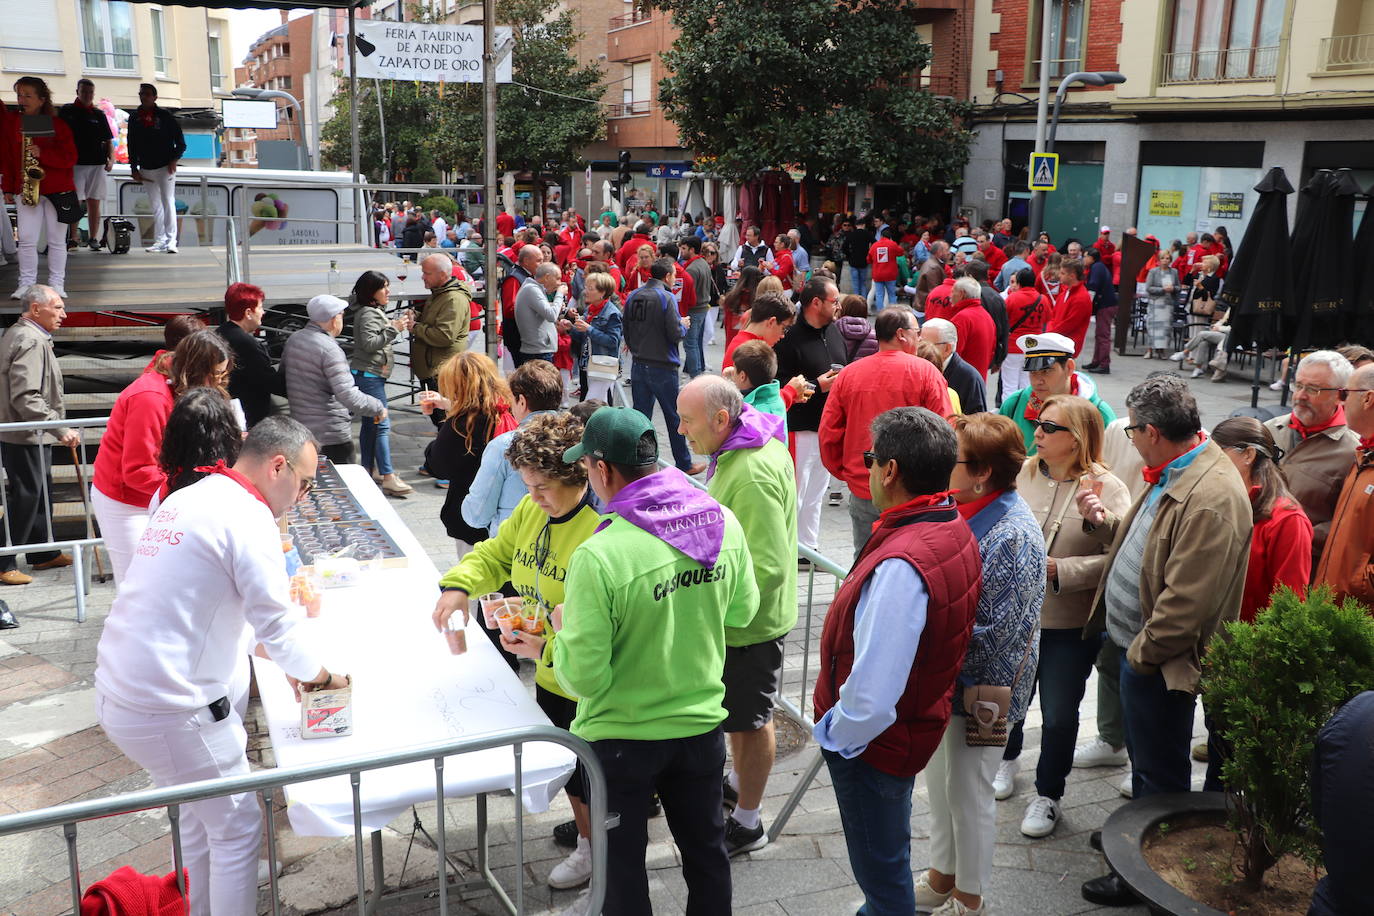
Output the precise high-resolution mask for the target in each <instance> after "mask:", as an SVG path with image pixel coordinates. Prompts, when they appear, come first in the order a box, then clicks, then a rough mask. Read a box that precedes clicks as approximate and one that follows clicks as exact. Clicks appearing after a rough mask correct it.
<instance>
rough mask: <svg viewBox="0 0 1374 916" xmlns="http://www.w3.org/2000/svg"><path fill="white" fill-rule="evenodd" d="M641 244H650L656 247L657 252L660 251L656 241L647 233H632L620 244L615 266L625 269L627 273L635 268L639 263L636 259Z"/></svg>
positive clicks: (651, 246)
mask: <svg viewBox="0 0 1374 916" xmlns="http://www.w3.org/2000/svg"><path fill="white" fill-rule="evenodd" d="M640 245H648V246H649V247H650V248H653V249H654V252H655V254H657V252H658V249H657V248H656V247H654V243H653V242H652V241H651V240H650V239H649V237H648V236H647V235H644V234H642V233H640V234H637V235H632V236H630V237H629V238H628V239H626V240H625V243H624V244H623V245H621V246H620V250H619V251H617V252H616V253H615V266H616V267H619V268H620V269H621V270H623V271H625V273H629V272H630V271H631V270H632V269H633V268H634V266H635V264H636V263H638V262H637V261H636V260H635V259H636V258H637V257H638V251H639V246H640Z"/></svg>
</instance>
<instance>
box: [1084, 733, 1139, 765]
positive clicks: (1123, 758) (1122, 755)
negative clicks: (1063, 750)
mask: <svg viewBox="0 0 1374 916" xmlns="http://www.w3.org/2000/svg"><path fill="white" fill-rule="evenodd" d="M1130 759H1131V758H1130V756H1129V755H1128V754H1127V753H1126V748H1124V747H1119V748H1117V747H1112V746H1111V745H1110V744H1108V743H1107V742H1105V741H1103V740H1102V739H1101V738H1094V739H1093V740H1092V741H1091V742H1090V743H1088V744H1084V745H1080V746H1079V747H1077V748H1075V749H1074V752H1073V765H1074V766H1075V767H1119V766H1123V765H1125V764H1126V763H1127V762H1129V761H1130Z"/></svg>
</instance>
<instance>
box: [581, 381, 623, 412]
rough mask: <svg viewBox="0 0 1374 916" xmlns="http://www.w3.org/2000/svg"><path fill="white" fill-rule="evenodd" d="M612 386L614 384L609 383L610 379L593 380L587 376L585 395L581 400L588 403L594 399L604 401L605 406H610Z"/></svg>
mask: <svg viewBox="0 0 1374 916" xmlns="http://www.w3.org/2000/svg"><path fill="white" fill-rule="evenodd" d="M614 386H615V382H613V381H611V380H610V379H605V378H594V377H592V376H588V377H587V393H586V394H585V395H584V396H583V398H582V400H584V401H590V400H593V399H595V400H598V401H605V402H606V403H607V404H610V403H611V388H613V387H614ZM612 406H614V405H612Z"/></svg>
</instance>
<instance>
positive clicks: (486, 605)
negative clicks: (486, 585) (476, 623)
mask: <svg viewBox="0 0 1374 916" xmlns="http://www.w3.org/2000/svg"><path fill="white" fill-rule="evenodd" d="M477 600H478V602H479V603H480V604H481V606H482V619H483V620H485V621H486V623H487V629H491V628H492V627H494V626H496V616H497V615H498V614H500V613H501V612H502V611H503V610H505V607H506V596H505V595H503V594H501V593H500V592H488V593H487V594H485V595H483V596H482V597H481V598H479V599H477Z"/></svg>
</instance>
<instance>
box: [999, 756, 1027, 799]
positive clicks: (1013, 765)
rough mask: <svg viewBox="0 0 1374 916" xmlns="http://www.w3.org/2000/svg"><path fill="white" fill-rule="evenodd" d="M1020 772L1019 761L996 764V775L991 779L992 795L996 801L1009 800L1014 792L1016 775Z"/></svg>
mask: <svg viewBox="0 0 1374 916" xmlns="http://www.w3.org/2000/svg"><path fill="white" fill-rule="evenodd" d="M1019 772H1021V761H1020V760H1003V761H1002V762H1001V763H999V764H997V775H996V776H994V777H992V794H993V795H994V796H996V798H997V800H998V801H1001V800H1002V799H1004V798H1011V793H1013V792H1015V791H1016V774H1017V773H1019Z"/></svg>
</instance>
